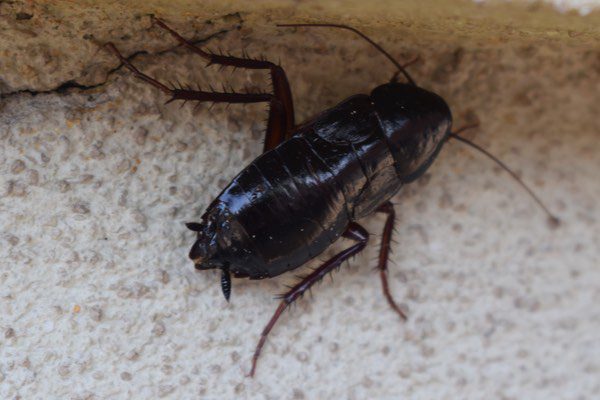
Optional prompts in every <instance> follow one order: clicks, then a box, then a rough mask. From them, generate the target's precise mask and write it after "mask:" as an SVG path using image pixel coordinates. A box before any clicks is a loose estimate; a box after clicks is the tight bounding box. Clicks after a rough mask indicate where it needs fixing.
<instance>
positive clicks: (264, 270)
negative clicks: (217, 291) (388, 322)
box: [107, 20, 556, 375]
mask: <svg viewBox="0 0 600 400" xmlns="http://www.w3.org/2000/svg"><path fill="white" fill-rule="evenodd" d="M155 23H156V24H157V25H158V26H160V27H161V28H163V29H165V30H167V31H168V32H169V33H170V34H171V35H172V36H173V37H174V38H175V39H177V40H178V41H179V42H180V43H181V44H183V45H185V46H187V47H188V48H189V49H190V50H191V51H193V52H195V53H197V54H198V55H200V56H201V57H203V58H205V59H207V60H208V62H209V64H219V65H222V66H233V67H237V68H249V69H264V70H269V71H270V73H271V79H272V81H273V88H274V93H273V94H269V93H218V92H204V91H200V90H187V89H171V88H169V87H167V86H165V85H164V84H162V83H160V82H158V81H156V80H155V79H153V78H151V77H149V76H147V75H144V74H143V73H141V72H140V71H139V70H138V69H136V68H135V67H134V66H133V65H132V64H131V63H129V61H127V59H125V58H124V57H123V56H121V54H120V53H119V52H118V51H117V49H116V48H115V47H114V46H113V45H112V44H111V43H109V44H108V45H107V46H108V47H109V48H110V49H111V50H112V51H113V52H114V53H115V54H116V55H117V56H118V57H119V58H120V59H121V61H122V62H123V64H124V65H125V66H126V67H127V68H129V69H130V70H131V71H132V72H133V73H134V74H135V76H136V77H138V78H140V79H142V80H144V81H146V82H148V83H150V84H151V85H153V86H155V87H157V88H158V89H160V90H162V91H163V92H165V93H166V94H167V95H169V96H171V99H170V100H169V101H173V100H187V101H197V102H225V103H255V102H269V103H270V112H269V120H268V125H267V132H266V138H265V144H264V152H263V154H262V155H261V156H259V157H258V158H257V159H255V160H254V161H252V162H251V163H250V165H248V166H247V167H245V168H244V169H243V170H242V171H241V172H240V173H239V174H238V175H237V176H236V177H235V178H234V179H233V180H232V181H231V183H229V185H227V187H226V188H225V189H224V190H223V191H222V192H221V194H220V195H219V196H218V197H217V198H216V199H215V200H214V201H213V202H212V203H211V204H210V205H209V206H208V208H207V210H206V212H205V213H204V215H202V218H201V222H199V223H189V224H187V227H188V228H189V229H191V230H192V231H194V232H196V233H197V239H196V242H195V243H194V245H193V247H192V249H191V251H190V258H191V259H192V260H193V261H194V264H195V266H196V268H197V269H199V270H207V269H214V268H218V269H221V271H222V278H221V287H222V290H223V294H224V295H225V298H226V299H227V300H229V296H230V292H231V275H232V274H233V276H234V277H237V278H242V277H247V278H250V279H264V278H270V277H273V276H276V275H279V274H282V273H284V272H286V271H290V270H293V269H295V268H298V267H300V266H301V265H303V264H305V263H306V262H307V261H309V260H311V259H312V258H314V257H316V256H318V255H319V254H321V253H322V252H323V251H324V250H325V249H327V248H328V247H329V246H330V245H331V244H333V243H334V242H335V241H337V239H339V238H340V237H344V238H346V239H350V240H352V241H354V244H352V245H351V246H350V247H348V248H346V249H345V250H343V251H341V252H340V253H338V254H336V255H335V256H334V257H332V258H331V259H329V260H327V261H326V262H325V263H323V264H322V265H321V266H319V267H318V268H316V269H314V270H313V271H312V272H311V273H310V274H308V275H307V276H305V277H304V278H303V279H302V280H301V281H300V282H299V283H297V284H296V285H295V286H293V287H292V288H291V289H290V290H289V291H288V292H287V293H285V294H284V295H282V296H281V298H282V300H281V303H280V305H279V307H278V308H277V310H276V311H275V314H274V315H273V317H272V318H271V320H270V321H269V323H268V324H267V326H266V327H265V329H264V330H263V332H262V335H261V337H260V340H259V343H258V345H257V347H256V351H255V353H254V356H253V358H252V369H251V371H250V375H253V374H254V371H255V369H256V362H257V360H258V357H259V355H260V352H261V349H262V347H263V345H264V343H265V340H266V338H267V335H268V334H269V332H270V331H271V329H272V328H273V326H274V325H275V323H276V321H277V319H278V318H279V316H280V315H281V313H282V312H283V311H284V310H285V309H286V308H287V306H288V305H289V304H291V303H292V302H293V301H295V300H296V299H297V298H298V297H300V296H301V295H302V294H303V293H304V292H305V291H306V290H308V289H309V288H310V287H311V286H312V285H314V284H315V283H316V282H317V281H319V280H320V279H322V278H323V277H324V276H325V275H326V274H328V273H330V272H332V271H333V270H334V269H335V268H337V267H339V266H340V264H341V263H342V262H343V261H344V260H347V259H348V258H350V257H352V256H354V255H356V254H358V253H359V252H361V251H362V250H363V249H364V248H365V246H366V245H367V242H368V240H369V234H368V233H367V231H366V230H365V229H364V228H363V227H362V226H361V225H359V224H358V223H357V222H356V221H357V220H359V219H360V218H363V217H366V216H368V215H370V214H373V213H376V212H377V213H383V214H386V215H387V219H386V222H385V225H384V229H383V236H382V242H381V247H380V251H379V259H378V265H377V267H378V270H379V273H380V278H381V282H382V286H383V293H384V295H385V298H386V299H387V301H388V303H389V305H390V306H391V307H392V309H393V310H394V311H395V312H396V313H397V314H398V315H399V316H400V317H401V318H402V319H406V316H405V314H404V312H403V311H402V310H401V309H400V307H398V305H397V304H396V303H395V301H394V299H393V298H392V296H391V294H390V292H389V289H388V283H387V263H388V256H389V251H390V241H391V238H392V228H393V225H394V218H395V214H394V208H393V206H392V204H391V203H390V198H391V197H392V196H393V195H394V194H395V193H396V192H397V191H398V190H399V189H400V188H401V187H402V186H403V185H405V184H407V183H410V182H412V181H414V180H415V179H417V178H419V177H420V176H421V175H423V173H424V172H425V171H426V170H427V168H428V167H429V166H430V165H431V163H432V162H433V160H435V158H436V156H437V154H438V153H439V151H440V149H441V148H442V146H443V144H444V143H445V142H446V141H447V140H448V138H450V137H452V138H455V139H457V140H460V141H462V142H465V143H467V144H469V145H471V146H473V147H475V148H476V149H478V150H480V151H482V152H484V153H485V154H486V155H488V156H490V157H492V158H493V159H494V160H495V161H496V162H498V163H499V164H500V165H501V166H502V167H503V168H504V169H506V170H507V171H508V172H509V173H511V174H512V175H513V177H514V178H515V179H517V180H518V181H519V183H520V184H522V185H523V186H524V187H525V188H526V189H527V190H528V191H529V193H530V194H531V195H532V196H533V197H534V199H535V200H536V201H537V202H538V203H539V204H540V205H541V206H542V207H544V206H543V205H542V204H541V202H540V201H539V199H538V198H537V197H536V196H535V195H534V194H533V193H532V192H531V191H530V190H529V188H527V187H526V186H525V185H524V184H523V182H522V181H520V180H519V179H518V177H516V175H515V174H514V173H513V172H512V171H510V170H509V169H508V168H507V167H506V166H505V165H504V164H502V163H501V162H500V161H498V160H497V159H495V158H494V157H493V156H491V155H490V154H489V153H487V152H486V151H485V150H483V149H481V148H480V147H478V146H476V145H475V144H473V143H471V142H469V141H467V140H466V139H464V138H461V137H459V136H457V132H458V131H457V132H454V133H453V132H451V127H452V114H451V112H450V108H449V107H448V105H447V104H446V102H445V101H444V100H443V99H442V98H441V97H440V96H438V95H437V94H435V93H432V92H429V91H427V90H425V89H423V88H420V87H418V86H417V85H416V84H415V82H414V81H413V79H412V78H411V77H410V75H409V74H408V73H407V72H406V70H405V69H404V67H403V66H402V65H400V64H399V63H398V62H396V61H395V60H394V59H393V58H392V57H391V56H390V55H389V54H388V53H387V52H385V51H384V50H383V49H382V48H381V47H380V46H378V45H377V44H375V43H374V42H373V41H372V40H370V39H369V38H368V37H366V36H365V35H363V34H362V33H360V32H359V31H357V30H355V29H353V28H350V27H347V26H343V25H333V24H311V25H307V24H288V25H281V26H328V27H337V28H342V29H348V30H351V31H353V32H355V33H357V34H358V35H360V36H361V37H362V38H364V39H366V40H367V41H368V42H369V43H371V44H372V45H373V46H375V47H376V48H377V49H378V50H379V51H381V52H382V53H383V54H384V55H385V56H386V57H387V58H388V59H389V60H390V61H392V62H393V63H394V65H395V66H396V67H397V68H398V72H399V73H402V74H403V75H404V76H405V77H406V79H407V81H408V83H398V82H397V81H396V77H397V74H398V72H397V73H396V74H395V75H394V77H393V78H392V80H391V82H389V83H386V84H383V85H381V86H378V87H376V88H375V89H373V91H372V92H371V94H369V95H365V94H359V95H355V96H352V97H350V98H348V99H346V100H344V101H342V102H341V103H340V104H338V105H337V106H335V107H333V108H331V109H329V110H326V111H324V112H322V113H321V114H319V115H317V116H316V117H314V118H312V119H311V120H309V121H308V122H305V123H304V124H302V125H299V126H296V124H295V122H294V111H293V105H292V95H291V92H290V86H289V83H288V80H287V78H286V75H285V72H284V71H283V69H282V68H281V67H280V66H278V65H275V64H273V63H271V62H269V61H262V60H254V59H247V58H237V57H231V56H223V55H216V54H211V53H208V52H206V51H204V50H202V49H200V48H198V47H196V46H194V45H193V44H191V43H190V42H188V41H187V40H185V39H184V38H182V37H181V36H180V35H179V34H177V33H176V32H175V31H173V30H172V29H171V28H169V27H168V26H167V25H165V24H164V22H162V21H160V20H155ZM459 131H460V130H459ZM544 209H545V207H544ZM545 210H546V212H548V210H547V209H545ZM548 214H549V215H550V217H551V218H552V219H553V220H556V219H555V217H552V216H551V214H550V213H549V212H548Z"/></svg>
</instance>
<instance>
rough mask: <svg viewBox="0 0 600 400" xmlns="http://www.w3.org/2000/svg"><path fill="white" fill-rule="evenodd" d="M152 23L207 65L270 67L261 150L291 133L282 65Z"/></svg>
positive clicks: (291, 115)
mask: <svg viewBox="0 0 600 400" xmlns="http://www.w3.org/2000/svg"><path fill="white" fill-rule="evenodd" d="M154 23H156V25H158V26H159V27H161V28H163V29H164V30H166V31H167V32H169V33H170V34H171V36H173V37H174V38H175V39H176V40H177V41H179V43H181V44H183V45H184V46H186V47H187V48H188V49H190V50H191V51H193V52H194V53H196V54H198V55H200V56H201V57H203V58H205V59H206V60H208V65H211V64H219V65H224V66H231V67H235V68H246V69H268V70H270V72H271V81H272V82H273V95H274V100H273V101H271V105H270V109H269V122H268V123H267V133H266V136H265V144H264V151H267V150H271V149H273V148H275V147H276V146H277V145H278V144H279V143H281V142H283V141H284V140H285V139H288V138H289V137H290V136H291V134H292V130H293V128H294V104H293V101H292V92H291V89H290V84H289V82H288V79H287V76H286V74H285V71H284V70H283V68H281V67H280V66H279V65H276V64H274V63H272V62H270V61H265V60H254V59H249V58H240V57H232V56H224V55H219V54H212V53H209V52H207V51H204V50H202V49H201V48H200V47H198V46H196V45H194V44H193V43H191V42H190V41H188V40H186V39H185V38H183V37H182V36H181V35H179V34H178V33H177V32H175V31H174V30H173V29H172V28H170V27H169V26H168V25H167V24H165V23H164V22H163V21H161V20H160V19H158V18H155V19H154Z"/></svg>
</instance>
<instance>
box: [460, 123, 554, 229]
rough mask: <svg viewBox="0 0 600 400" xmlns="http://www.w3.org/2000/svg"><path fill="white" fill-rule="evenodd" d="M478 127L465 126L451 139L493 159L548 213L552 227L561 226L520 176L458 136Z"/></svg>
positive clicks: (489, 154)
mask: <svg viewBox="0 0 600 400" xmlns="http://www.w3.org/2000/svg"><path fill="white" fill-rule="evenodd" d="M476 126H477V125H468V126H464V127H462V128H460V129H458V130H457V131H456V132H450V134H449V137H451V138H452V139H456V140H458V141H459V142H462V143H464V144H466V145H468V146H471V147H472V148H474V149H475V150H477V151H479V152H481V153H483V154H484V155H486V156H487V157H489V158H490V159H492V161H494V162H495V163H496V164H498V165H499V166H500V167H501V168H502V169H503V170H505V171H506V172H508V173H509V174H510V176H511V177H512V178H513V179H514V180H516V181H517V182H518V183H519V185H521V187H523V189H525V190H526V191H527V193H529V195H530V196H531V198H533V200H534V201H535V202H536V203H537V204H538V205H539V206H540V207H541V208H542V209H543V210H544V211H545V212H546V214H547V215H548V221H549V223H550V225H551V226H553V227H556V226H558V225H560V219H558V217H556V216H555V215H554V214H552V213H551V212H550V210H548V208H547V207H546V206H545V205H544V203H543V202H542V200H540V198H539V197H538V196H537V195H536V194H535V193H534V192H533V190H531V189H530V188H529V186H527V185H526V184H525V182H523V180H521V178H519V176H518V175H517V174H516V173H515V172H514V171H513V170H511V169H510V168H509V167H508V166H507V165H506V164H504V163H503V162H502V161H500V160H499V159H498V158H497V157H495V156H494V155H492V154H491V153H490V152H489V151H487V150H485V149H484V148H483V147H481V146H479V145H477V144H475V143H473V142H471V141H470V140H468V139H465V138H463V137H461V136H459V135H458V134H459V133H460V132H463V131H465V130H467V129H470V128H474V127H476Z"/></svg>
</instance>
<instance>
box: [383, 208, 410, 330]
mask: <svg viewBox="0 0 600 400" xmlns="http://www.w3.org/2000/svg"><path fill="white" fill-rule="evenodd" d="M377 212H381V213H384V214H387V218H386V220H385V225H384V227H383V235H382V237H381V247H380V249H379V262H378V264H377V269H378V270H379V276H381V286H382V288H383V294H384V295H385V298H386V300H387V302H388V304H389V305H390V307H392V309H393V310H394V311H396V313H398V315H399V316H400V318H402V319H403V320H406V314H404V312H403V311H402V310H401V309H400V307H398V305H397V304H396V302H395V301H394V298H393V297H392V294H391V293H390V287H389V285H388V280H387V271H388V268H387V264H388V258H389V255H390V242H391V241H392V233H393V229H394V220H395V219H396V212H395V211H394V206H393V205H392V203H390V202H389V201H387V202H385V203H383V204H382V205H380V206H379V207H378V208H377Z"/></svg>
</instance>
